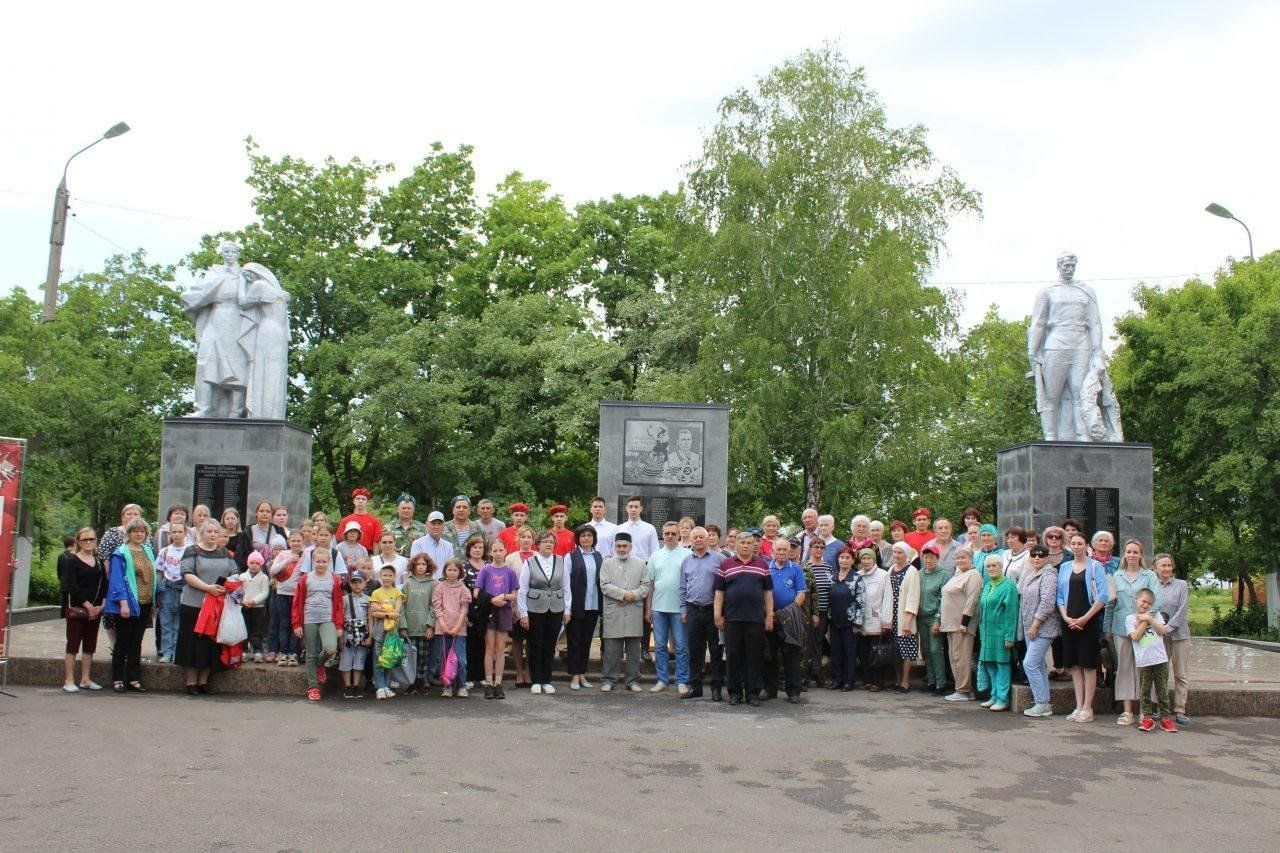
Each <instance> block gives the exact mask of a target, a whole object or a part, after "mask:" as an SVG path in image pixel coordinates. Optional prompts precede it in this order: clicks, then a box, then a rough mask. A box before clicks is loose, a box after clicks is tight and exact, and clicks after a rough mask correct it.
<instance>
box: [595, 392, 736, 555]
mask: <svg viewBox="0 0 1280 853" xmlns="http://www.w3.org/2000/svg"><path fill="white" fill-rule="evenodd" d="M597 470H598V475H597V485H596V489H597V492H598V494H599V495H600V496H601V497H603V498H604V499H605V503H606V505H607V506H608V507H610V509H612V511H613V514H614V519H613V520H614V521H615V522H619V523H621V522H623V521H625V520H626V518H627V513H626V501H627V498H628V497H630V496H631V495H638V496H639V497H640V499H641V500H642V501H643V502H644V513H643V515H644V519H645V520H646V521H648V522H649V523H651V524H653V525H654V526H655V527H658V528H659V529H661V527H662V524H663V522H665V521H678V520H680V518H682V517H684V516H686V515H687V516H690V517H691V518H693V519H694V521H696V522H697V523H698V524H707V523H709V522H714V523H716V524H719V525H720V526H721V528H723V527H724V526H725V522H726V520H727V519H726V516H727V514H728V503H729V407H728V406H716V405H700V404H697V403H641V402H635V401H621V400H602V401H601V402H600V454H599V466H598V469H597Z"/></svg>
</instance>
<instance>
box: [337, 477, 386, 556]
mask: <svg viewBox="0 0 1280 853" xmlns="http://www.w3.org/2000/svg"><path fill="white" fill-rule="evenodd" d="M372 497H373V494H372V493H371V492H370V491H369V490H368V489H366V488H365V487H364V486H360V487H359V488H356V489H353V490H352V492H351V504H352V506H353V507H354V508H355V511H354V512H352V513H351V514H350V515H347V516H343V518H342V520H341V521H339V522H338V530H346V529H347V522H348V521H354V522H356V523H357V524H359V525H360V544H361V545H363V546H364V548H365V550H366V551H368V552H369V553H370V554H372V553H373V552H374V551H375V550H377V547H378V540H379V539H381V538H382V522H381V521H379V520H378V517H377V516H376V515H373V514H372V513H370V512H369V500H370V499H371V498H372ZM339 536H341V534H339Z"/></svg>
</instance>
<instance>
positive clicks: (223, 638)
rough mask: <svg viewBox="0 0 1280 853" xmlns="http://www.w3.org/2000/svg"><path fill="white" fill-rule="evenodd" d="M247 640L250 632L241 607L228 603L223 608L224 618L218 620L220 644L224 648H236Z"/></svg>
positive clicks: (218, 639) (232, 602)
mask: <svg viewBox="0 0 1280 853" xmlns="http://www.w3.org/2000/svg"><path fill="white" fill-rule="evenodd" d="M247 639H249V631H248V630H247V629H246V628H245V625H244V615H243V614H242V613H241V612H240V605H239V604H237V603H236V602H235V601H227V603H226V604H224V605H223V607H222V618H221V619H219V620H218V637H217V641H218V643H219V644H220V645H223V646H234V645H237V644H238V643H243V642H244V641H245V640H247Z"/></svg>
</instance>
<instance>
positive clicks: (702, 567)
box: [680, 527, 725, 702]
mask: <svg viewBox="0 0 1280 853" xmlns="http://www.w3.org/2000/svg"><path fill="white" fill-rule="evenodd" d="M689 535H690V537H691V538H692V539H693V552H692V553H691V554H689V555H688V556H687V557H685V558H684V562H683V563H681V564H680V621H681V622H682V623H683V624H684V626H685V628H686V629H687V631H688V639H687V643H688V647H689V692H688V693H686V694H684V695H683V696H681V697H680V698H681V699H697V698H699V697H701V696H702V673H703V670H704V669H705V668H706V661H707V652H708V651H710V652H711V667H710V679H709V680H710V681H711V701H713V702H719V701H720V698H721V693H720V690H721V688H722V687H724V659H723V657H722V654H721V651H720V633H719V632H718V631H717V630H716V626H715V618H714V617H715V614H714V612H713V611H714V602H715V595H716V592H715V584H716V570H717V569H719V568H720V563H722V562H723V561H724V559H725V558H724V555H723V554H721V553H720V551H719V550H717V549H715V548H714V547H712V545H711V535H710V534H708V533H707V529H706V528H705V527H695V528H693V531H692V532H691V533H690V534H689Z"/></svg>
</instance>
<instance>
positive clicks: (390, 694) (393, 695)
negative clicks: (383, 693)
mask: <svg viewBox="0 0 1280 853" xmlns="http://www.w3.org/2000/svg"><path fill="white" fill-rule="evenodd" d="M398 695H399V694H398V693H396V692H395V691H394V690H392V689H391V688H390V687H388V688H387V698H388V699H394V698H396V696H398Z"/></svg>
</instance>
